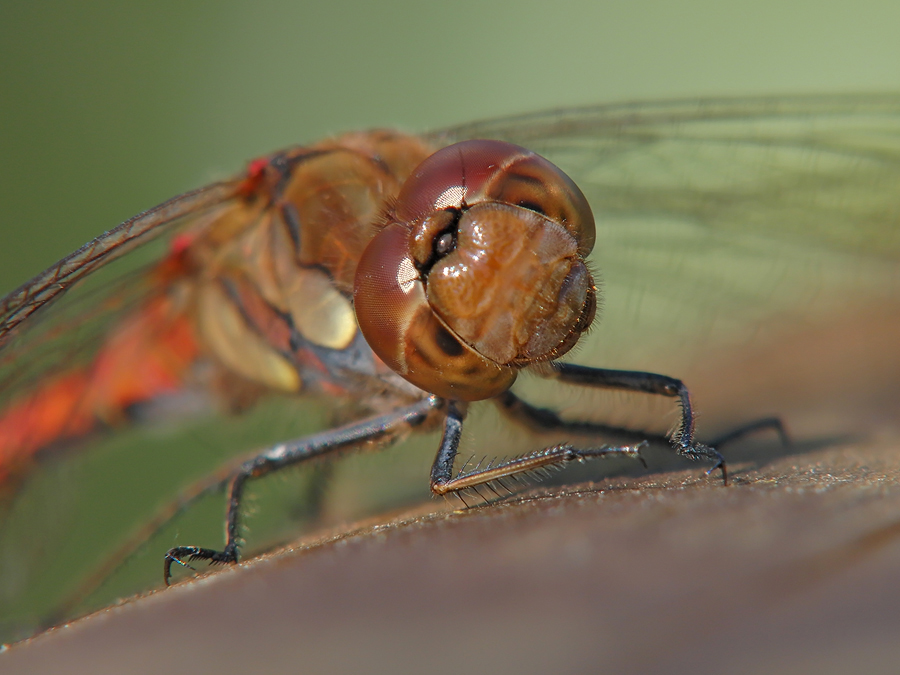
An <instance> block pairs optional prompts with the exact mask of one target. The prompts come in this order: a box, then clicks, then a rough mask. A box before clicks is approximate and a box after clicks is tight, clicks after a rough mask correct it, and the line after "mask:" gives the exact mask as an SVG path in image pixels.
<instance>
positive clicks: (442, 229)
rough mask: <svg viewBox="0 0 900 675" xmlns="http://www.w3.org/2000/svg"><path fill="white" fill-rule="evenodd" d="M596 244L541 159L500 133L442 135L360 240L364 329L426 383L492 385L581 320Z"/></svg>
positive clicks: (462, 396) (466, 393)
mask: <svg viewBox="0 0 900 675" xmlns="http://www.w3.org/2000/svg"><path fill="white" fill-rule="evenodd" d="M593 244H594V218H593V214H592V213H591V209H590V206H589V205H588V203H587V200H586V199H585V197H584V195H583V194H582V192H581V190H579V189H578V187H577V186H576V185H575V184H574V183H573V182H572V181H571V179H569V178H568V176H566V175H565V174H564V173H563V172H562V171H561V170H560V169H558V168H557V167H556V166H554V165H553V164H551V163H550V162H549V161H547V160H546V159H544V158H543V157H540V156H538V155H536V154H534V153H532V152H530V151H528V150H525V149H524V148H520V147H518V146H515V145H511V144H509V143H503V142H499V141H485V140H477V141H465V142H462V143H457V144H455V145H451V146H449V147H446V148H444V149H442V150H440V151H438V152H436V153H435V154H433V155H432V156H431V157H429V158H428V159H426V160H425V161H424V162H422V164H420V165H419V167H418V168H417V169H416V170H415V171H414V172H413V174H412V175H411V176H410V178H409V179H408V180H407V181H406V183H405V184H404V185H403V187H402V188H401V190H400V193H399V195H398V198H397V201H396V203H395V205H394V206H393V207H392V209H391V211H390V213H389V214H388V217H387V218H386V223H385V225H384V227H383V228H382V229H381V230H380V232H379V233H378V234H376V235H375V237H374V238H373V239H372V241H371V242H370V243H369V245H368V247H367V248H366V250H365V251H364V252H363V255H362V257H361V259H360V262H359V265H358V267H357V271H356V280H355V288H354V304H355V309H356V315H357V320H358V322H359V325H360V329H361V330H362V333H363V335H364V336H365V337H366V340H367V341H368V342H369V345H370V346H371V347H372V349H373V350H374V351H375V353H376V354H378V356H379V357H380V358H381V359H382V360H383V361H384V362H385V363H387V364H388V365H389V366H390V367H391V368H392V369H394V370H395V371H396V372H397V373H399V374H400V375H401V376H403V377H404V378H406V379H407V380H409V381H410V382H412V383H413V384H415V385H416V386H418V387H420V388H422V389H424V390H426V391H428V392H431V393H433V394H437V395H438V396H443V397H446V398H453V399H458V400H467V401H475V400H480V399H485V398H490V397H492V396H496V395H497V394H499V393H501V392H503V391H505V390H506V389H507V388H509V387H510V386H511V385H512V383H513V381H514V380H515V378H516V373H517V372H518V370H519V369H521V368H523V367H525V366H528V365H530V364H533V363H537V362H540V361H546V360H549V359H554V358H557V357H559V356H561V355H562V354H565V353H566V352H567V351H569V349H571V348H572V347H573V346H574V345H575V343H576V342H577V341H578V338H579V337H580V335H581V334H582V333H583V332H584V331H585V330H587V328H588V327H589V326H590V324H591V321H592V320H593V318H594V313H595V309H596V302H597V298H596V288H595V286H594V280H593V278H592V276H591V273H590V271H589V270H588V268H587V266H586V264H585V257H586V256H587V255H588V254H589V253H590V251H591V249H592V248H593Z"/></svg>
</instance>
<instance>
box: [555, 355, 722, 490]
mask: <svg viewBox="0 0 900 675" xmlns="http://www.w3.org/2000/svg"><path fill="white" fill-rule="evenodd" d="M551 366H552V370H551V371H550V373H549V374H548V375H547V376H548V377H551V378H553V379H557V380H560V381H561V382H566V383H568V384H576V385H579V386H582V387H597V388H602V389H621V390H625V391H638V392H643V393H645V394H657V395H659V396H667V397H669V398H677V399H678V403H679V405H680V406H681V425H680V427H679V428H678V430H677V431H676V432H675V433H674V434H673V436H672V438H671V439H670V442H671V443H672V445H673V446H674V447H675V450H676V451H677V452H678V454H680V455H684V456H685V457H689V458H690V459H706V460H709V461H711V462H713V467H712V468H711V469H709V471H707V474H710V473H712V472H713V471H715V470H716V469H721V470H722V480H723V481H724V482H725V483H726V484H727V483H728V469H727V467H726V465H725V458H724V457H722V455H721V454H719V452H718V451H716V450H715V449H714V448H711V447H709V446H708V445H704V444H703V443H698V442H697V441H695V440H694V409H693V407H692V406H691V395H690V393H689V392H688V390H687V387H686V386H685V385H684V383H683V382H682V381H681V380H677V379H675V378H674V377H668V376H666V375H658V374H656V373H644V372H640V371H635V370H607V369H605V368H590V367H588V366H579V365H575V364H572V363H553V364H551Z"/></svg>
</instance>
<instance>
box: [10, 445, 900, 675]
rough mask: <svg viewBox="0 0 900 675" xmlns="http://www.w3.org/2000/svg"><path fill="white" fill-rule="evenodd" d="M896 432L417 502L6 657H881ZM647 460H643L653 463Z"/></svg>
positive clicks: (384, 666)
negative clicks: (729, 472) (458, 503)
mask: <svg viewBox="0 0 900 675" xmlns="http://www.w3.org/2000/svg"><path fill="white" fill-rule="evenodd" d="M898 450H900V444H898V443H897V439H896V437H894V436H892V435H891V434H889V433H884V434H881V435H880V436H879V435H878V434H876V435H875V436H874V437H873V438H871V439H868V440H864V441H863V440H858V441H852V442H851V441H848V440H846V439H845V440H844V441H841V440H839V439H832V440H831V441H828V442H821V443H812V444H806V445H804V444H800V445H798V446H794V447H792V448H779V447H777V446H775V445H774V444H772V445H769V444H765V443H763V444H761V445H759V444H758V445H756V446H754V449H752V450H747V451H745V452H744V453H743V455H739V456H738V457H736V458H735V459H736V461H735V462H734V464H733V467H734V469H735V475H734V483H733V484H732V485H731V486H729V487H723V486H722V485H721V484H720V483H719V482H718V481H717V480H715V479H712V478H706V477H704V476H703V474H702V471H701V470H699V469H698V467H697V466H696V465H690V466H688V467H687V468H681V469H679V470H674V471H668V472H659V473H653V472H650V473H648V474H645V475H643V476H637V477H634V478H627V477H621V478H616V479H609V480H606V481H603V482H600V483H588V484H580V485H574V486H568V487H566V488H563V489H559V488H543V489H539V490H537V491H533V492H531V493H528V494H526V495H524V496H522V497H519V498H517V499H515V500H513V501H509V502H506V503H500V504H494V505H490V506H486V507H477V508H473V509H470V510H467V511H451V510H446V511H444V512H441V513H438V514H432V515H428V516H419V517H416V516H415V515H410V516H408V517H406V518H405V519H404V518H400V519H398V520H396V521H394V522H393V523H389V524H385V525H381V526H376V527H370V528H364V529H362V530H361V531H359V532H357V533H355V534H352V535H350V536H345V537H341V538H337V539H334V540H331V541H327V542H324V543H319V544H318V545H314V546H305V547H299V548H297V549H295V550H288V551H285V552H283V553H279V554H274V555H271V556H269V557H267V558H265V559H257V560H255V561H251V562H249V563H247V564H244V565H242V566H241V567H239V568H237V569H232V570H224V571H223V572H222V573H220V574H215V575H211V576H208V577H206V578H203V579H199V580H195V581H189V582H185V583H182V584H180V585H178V586H176V587H173V588H171V589H168V590H165V591H162V592H158V593H153V594H150V595H148V596H146V597H143V598H140V599H136V600H133V601H129V602H126V603H124V604H123V605H121V606H118V607H115V608H111V609H107V610H105V611H102V612H100V613H98V614H95V615H93V616H90V617H87V618H85V619H83V620H80V621H76V622H73V623H71V624H70V625H68V626H65V627H61V628H58V629H55V630H53V631H51V632H49V633H46V634H44V635H42V636H39V637H37V638H35V639H33V640H31V641H29V642H26V643H22V644H19V645H15V646H13V647H12V648H10V649H9V650H8V651H7V653H6V654H3V655H0V669H2V671H3V672H9V673H26V672H27V673H38V672H68V673H107V672H108V673H121V672H123V671H126V670H127V672H129V673H161V672H170V671H172V670H177V671H179V672H191V671H194V672H217V673H220V674H224V673H241V672H260V671H261V672H276V671H288V672H304V673H338V672H360V673H361V672H366V673H381V672H385V673H397V672H410V673H419V672H435V673H445V672H446V673H460V672H517V673H543V672H557V673H586V672H635V673H652V672H665V673H696V674H699V673H771V672H790V673H817V674H825V673H844V672H850V671H853V672H865V673H882V672H883V673H893V672H896V671H897V667H898V664H900V640H898V639H897V636H898V635H900V611H898V609H897V608H898V607H900V452H898ZM652 465H653V464H652V462H651V466H652Z"/></svg>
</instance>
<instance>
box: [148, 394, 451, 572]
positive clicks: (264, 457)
mask: <svg viewBox="0 0 900 675" xmlns="http://www.w3.org/2000/svg"><path fill="white" fill-rule="evenodd" d="M443 404H444V401H443V400H442V399H440V398H437V397H435V396H429V397H428V398H425V399H422V400H421V401H419V402H417V403H414V404H412V405H410V406H407V407H405V408H400V409H398V410H396V411H394V412H391V413H389V414H386V415H379V416H376V417H370V418H368V419H366V420H363V421H361V422H356V423H354V424H348V425H346V426H343V427H339V428H337V429H332V430H329V431H326V432H323V433H320V434H314V435H312V436H307V437H306V438H303V439H300V440H297V441H293V442H290V443H281V444H279V445H276V446H274V447H272V448H270V449H268V450H266V451H264V452H262V453H260V454H259V455H257V456H256V457H254V458H253V459H250V460H248V461H246V462H244V463H243V464H241V465H240V467H238V469H237V470H236V471H235V472H234V474H233V476H232V477H231V478H230V480H229V483H228V510H227V516H226V521H225V533H226V541H225V547H224V548H223V549H222V550H221V551H218V550H215V549H210V548H202V547H200V546H176V547H174V548H172V549H169V551H168V552H167V553H166V557H165V561H164V567H163V574H164V579H165V582H166V585H168V584H169V579H170V578H171V570H172V565H173V564H178V565H184V566H188V567H189V565H188V564H187V561H193V560H207V561H209V562H210V563H212V564H229V563H236V562H237V561H238V556H239V547H240V544H239V541H238V532H239V529H240V515H241V501H242V498H243V493H244V486H245V484H246V482H247V481H248V480H249V479H251V478H260V477H262V476H265V475H267V474H270V473H272V472H274V471H278V470H280V469H283V468H285V467H288V466H294V465H296V464H299V463H301V462H304V461H306V460H310V459H313V458H315V457H320V456H322V455H326V454H329V453H333V452H338V451H342V450H348V449H350V448H353V447H357V446H359V445H362V444H364V443H367V442H372V441H378V440H384V439H390V438H392V437H394V436H396V435H397V434H399V433H401V432H402V431H404V430H405V429H408V428H409V427H415V426H418V425H420V424H422V423H424V422H425V421H426V419H427V418H428V417H429V416H430V415H431V414H432V412H433V411H434V410H436V409H437V408H439V407H440V406H442V405H443Z"/></svg>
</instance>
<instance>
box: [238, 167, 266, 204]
mask: <svg viewBox="0 0 900 675" xmlns="http://www.w3.org/2000/svg"><path fill="white" fill-rule="evenodd" d="M269 162H270V159H269V158H268V157H260V158H258V159H254V160H253V161H252V162H250V163H249V164H247V175H246V177H245V178H244V180H243V182H242V183H241V184H240V186H239V187H238V194H239V195H241V196H242V197H245V198H246V197H250V196H251V195H253V194H254V193H255V192H257V191H258V190H259V188H260V185H262V182H263V179H264V178H265V175H266V168H267V167H268V166H269Z"/></svg>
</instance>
